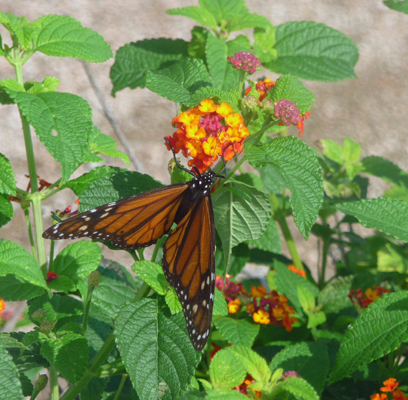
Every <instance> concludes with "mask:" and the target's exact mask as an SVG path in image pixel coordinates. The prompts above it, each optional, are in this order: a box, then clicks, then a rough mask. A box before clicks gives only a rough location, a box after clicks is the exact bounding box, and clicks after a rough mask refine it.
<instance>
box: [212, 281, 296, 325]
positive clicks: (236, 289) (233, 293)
mask: <svg viewBox="0 0 408 400" xmlns="http://www.w3.org/2000/svg"><path fill="white" fill-rule="evenodd" d="M215 285H216V287H217V288H218V289H219V290H221V291H222V293H223V295H224V297H225V298H226V300H227V301H228V311H229V313H230V314H235V313H237V312H238V311H240V310H241V309H243V310H246V311H247V312H248V313H249V314H251V315H252V318H253V320H254V322H256V323H258V324H264V325H268V324H273V325H279V326H283V327H284V328H285V329H286V330H287V331H288V332H290V331H292V325H293V323H295V322H297V321H298V319H297V318H295V317H294V316H293V315H294V314H295V310H294V308H293V307H292V306H289V305H288V304H287V303H288V301H289V299H288V298H287V297H285V296H283V295H280V294H279V293H278V292H277V291H276V290H273V291H272V292H267V290H266V288H265V287H264V286H262V285H260V286H252V287H251V292H250V293H247V292H246V290H245V289H244V288H243V286H242V283H235V282H233V281H232V280H231V276H230V275H227V277H226V279H225V284H224V279H223V278H222V277H220V276H218V275H217V277H216V280H215ZM244 306H245V307H244Z"/></svg>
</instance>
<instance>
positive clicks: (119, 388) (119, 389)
mask: <svg viewBox="0 0 408 400" xmlns="http://www.w3.org/2000/svg"><path fill="white" fill-rule="evenodd" d="M126 378H127V374H124V375H123V376H122V380H121V381H120V384H119V387H118V391H117V392H116V394H115V397H114V399H113V400H118V399H119V396H120V394H121V393H122V390H123V387H124V386H125V382H126Z"/></svg>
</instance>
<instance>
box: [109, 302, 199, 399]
mask: <svg viewBox="0 0 408 400" xmlns="http://www.w3.org/2000/svg"><path fill="white" fill-rule="evenodd" d="M167 311H168V310H166V309H163V308H162V307H160V306H159V303H158V301H157V300H154V299H143V300H141V301H138V302H136V303H126V304H124V305H123V306H122V307H121V308H120V310H119V312H118V315H117V318H116V320H115V335H116V340H117V343H118V345H119V346H120V352H121V357H122V361H123V363H124V365H125V367H126V370H127V372H128V374H129V377H130V379H131V381H132V383H133V386H134V387H135V389H136V392H137V393H138V396H139V398H140V399H157V398H158V393H159V387H162V389H160V390H161V392H164V393H161V396H160V398H161V399H163V400H168V399H174V398H176V397H177V396H178V395H179V394H180V392H181V391H184V390H186V389H187V386H188V384H189V382H190V380H191V377H192V376H193V375H194V371H195V368H196V366H197V364H198V361H199V359H200V353H197V352H196V351H195V350H194V348H193V345H192V343H191V341H190V339H189V337H188V333H187V329H186V326H185V321H184V317H183V315H182V314H177V315H173V316H170V315H169V314H170V313H169V312H167Z"/></svg>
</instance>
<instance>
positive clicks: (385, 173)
mask: <svg viewBox="0 0 408 400" xmlns="http://www.w3.org/2000/svg"><path fill="white" fill-rule="evenodd" d="M362 164H363V170H362V172H364V173H366V174H370V175H373V176H378V177H379V178H381V179H383V180H385V181H387V182H390V183H392V184H394V185H397V186H400V187H403V188H406V189H408V174H407V173H406V172H405V171H404V170H402V169H401V168H400V167H399V166H398V165H395V164H394V163H393V162H391V161H389V160H386V159H384V158H382V157H377V156H369V157H365V158H363V160H362Z"/></svg>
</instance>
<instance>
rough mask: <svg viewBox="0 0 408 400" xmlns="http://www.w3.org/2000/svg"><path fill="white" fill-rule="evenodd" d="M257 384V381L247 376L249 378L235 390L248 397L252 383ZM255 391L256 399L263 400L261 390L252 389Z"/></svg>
mask: <svg viewBox="0 0 408 400" xmlns="http://www.w3.org/2000/svg"><path fill="white" fill-rule="evenodd" d="M252 382H255V379H254V378H252V376H251V375H250V374H247V376H246V377H245V379H244V382H242V383H241V384H240V385H239V386H237V387H235V388H234V389H235V390H237V391H238V392H239V393H242V394H245V395H248V386H249V385H250V384H251V383H252ZM252 390H253V391H254V394H255V397H256V398H257V399H262V394H261V391H260V390H259V389H252Z"/></svg>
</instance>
